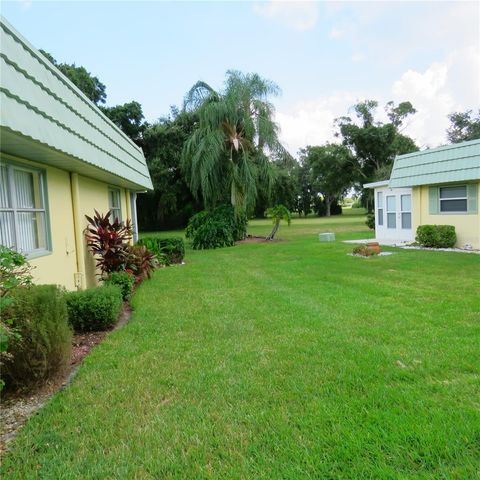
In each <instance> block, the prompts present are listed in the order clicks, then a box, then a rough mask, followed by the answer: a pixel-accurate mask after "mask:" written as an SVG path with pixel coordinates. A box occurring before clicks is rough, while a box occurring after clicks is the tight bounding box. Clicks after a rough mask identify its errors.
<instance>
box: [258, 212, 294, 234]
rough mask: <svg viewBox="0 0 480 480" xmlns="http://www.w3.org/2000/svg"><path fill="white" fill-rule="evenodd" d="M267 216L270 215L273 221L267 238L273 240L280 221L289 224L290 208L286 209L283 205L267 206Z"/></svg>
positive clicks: (290, 217) (290, 219) (290, 218)
mask: <svg viewBox="0 0 480 480" xmlns="http://www.w3.org/2000/svg"><path fill="white" fill-rule="evenodd" d="M265 213H266V214H267V216H268V217H270V218H271V219H272V221H273V228H272V231H271V233H270V235H269V236H268V237H267V240H273V238H274V237H275V235H276V233H277V232H278V229H279V228H280V222H281V221H282V220H285V221H286V222H287V224H288V225H290V223H291V221H292V215H291V214H290V210H288V208H287V207H285V205H281V204H280V205H275V207H273V208H267V211H266V212H265Z"/></svg>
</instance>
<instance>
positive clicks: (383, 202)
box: [364, 140, 480, 249]
mask: <svg viewBox="0 0 480 480" xmlns="http://www.w3.org/2000/svg"><path fill="white" fill-rule="evenodd" d="M364 187H366V188H374V189H375V236H376V238H377V239H378V240H386V241H389V242H390V243H401V242H411V241H413V240H415V232H416V230H417V227H418V226H419V225H453V226H454V227H455V231H456V234H457V247H461V248H465V247H466V248H474V249H480V211H479V208H478V198H479V195H480V140H471V141H468V142H463V143H456V144H452V145H446V146H443V147H439V148H433V149H430V150H423V151H421V152H415V153H409V154H407V155H400V156H398V157H397V158H396V159H395V163H394V166H393V170H392V174H391V176H390V180H385V181H382V182H374V183H369V184H366V185H364Z"/></svg>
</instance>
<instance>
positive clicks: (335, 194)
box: [301, 144, 354, 217]
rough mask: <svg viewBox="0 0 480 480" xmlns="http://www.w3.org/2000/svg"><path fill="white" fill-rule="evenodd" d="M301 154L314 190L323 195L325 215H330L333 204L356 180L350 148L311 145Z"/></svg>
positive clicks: (332, 145)
mask: <svg viewBox="0 0 480 480" xmlns="http://www.w3.org/2000/svg"><path fill="white" fill-rule="evenodd" d="M301 154H302V157H303V163H304V164H305V165H306V166H307V168H308V171H309V175H310V181H311V185H312V190H313V191H314V192H315V194H316V195H317V196H318V194H321V195H322V197H323V201H324V204H325V215H326V216H327V217H329V216H330V215H331V214H332V212H331V207H332V205H333V204H334V203H337V204H338V200H339V199H340V198H341V197H343V196H344V195H345V193H346V192H347V190H348V189H349V188H350V187H351V186H352V184H353V182H354V177H353V175H352V163H353V157H352V155H351V153H350V150H349V149H348V148H347V147H346V146H345V145H337V144H327V145H324V146H321V147H318V146H317V147H312V146H309V147H307V148H305V149H303V150H302V151H301Z"/></svg>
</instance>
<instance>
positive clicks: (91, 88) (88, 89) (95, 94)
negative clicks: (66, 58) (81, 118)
mask: <svg viewBox="0 0 480 480" xmlns="http://www.w3.org/2000/svg"><path fill="white" fill-rule="evenodd" d="M40 52H41V53H42V54H43V55H44V56H45V57H47V59H48V60H50V62H52V63H53V64H54V65H55V66H56V67H57V68H58V69H59V70H60V71H61V72H62V73H63V74H64V75H65V76H66V77H68V78H69V79H70V80H71V81H72V82H73V83H74V84H75V85H76V86H77V87H78V88H79V89H80V90H81V91H82V92H83V93H84V94H85V95H86V96H87V97H88V98H89V99H90V100H91V101H92V102H93V103H95V105H99V104H101V103H105V100H106V98H107V93H106V87H105V85H104V84H103V83H102V82H101V81H100V80H99V79H98V78H97V77H94V76H93V75H92V74H91V73H90V72H89V71H87V69H86V68H85V67H77V66H76V65H75V64H74V63H72V64H68V63H58V62H57V61H56V60H55V58H53V56H52V55H50V53H48V52H46V51H45V50H40Z"/></svg>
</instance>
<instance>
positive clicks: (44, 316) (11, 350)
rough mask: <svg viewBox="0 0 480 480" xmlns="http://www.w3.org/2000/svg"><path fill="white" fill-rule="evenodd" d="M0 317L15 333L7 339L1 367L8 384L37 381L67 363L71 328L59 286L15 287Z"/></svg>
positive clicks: (42, 379)
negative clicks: (6, 348)
mask: <svg viewBox="0 0 480 480" xmlns="http://www.w3.org/2000/svg"><path fill="white" fill-rule="evenodd" d="M2 317H3V319H8V320H9V321H11V322H12V327H13V328H14V329H15V333H16V334H15V335H13V336H12V337H11V338H10V339H9V344H8V350H7V355H5V356H4V358H3V365H2V369H1V374H2V378H3V379H4V380H5V383H6V385H7V386H10V385H12V386H17V387H18V386H30V385H35V384H38V383H40V382H42V381H44V380H46V379H47V378H49V377H50V376H52V375H53V374H55V373H57V372H58V371H60V370H61V369H63V368H64V367H65V366H66V365H67V364H68V362H69V360H70V353H71V348H72V330H71V328H70V326H69V324H68V314H67V305H66V303H65V296H64V292H63V290H62V289H60V288H59V287H57V286H56V285H32V286H30V287H27V288H17V289H16V290H15V291H13V292H12V302H11V303H10V305H8V306H7V307H6V308H5V309H4V310H3V311H2Z"/></svg>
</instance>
